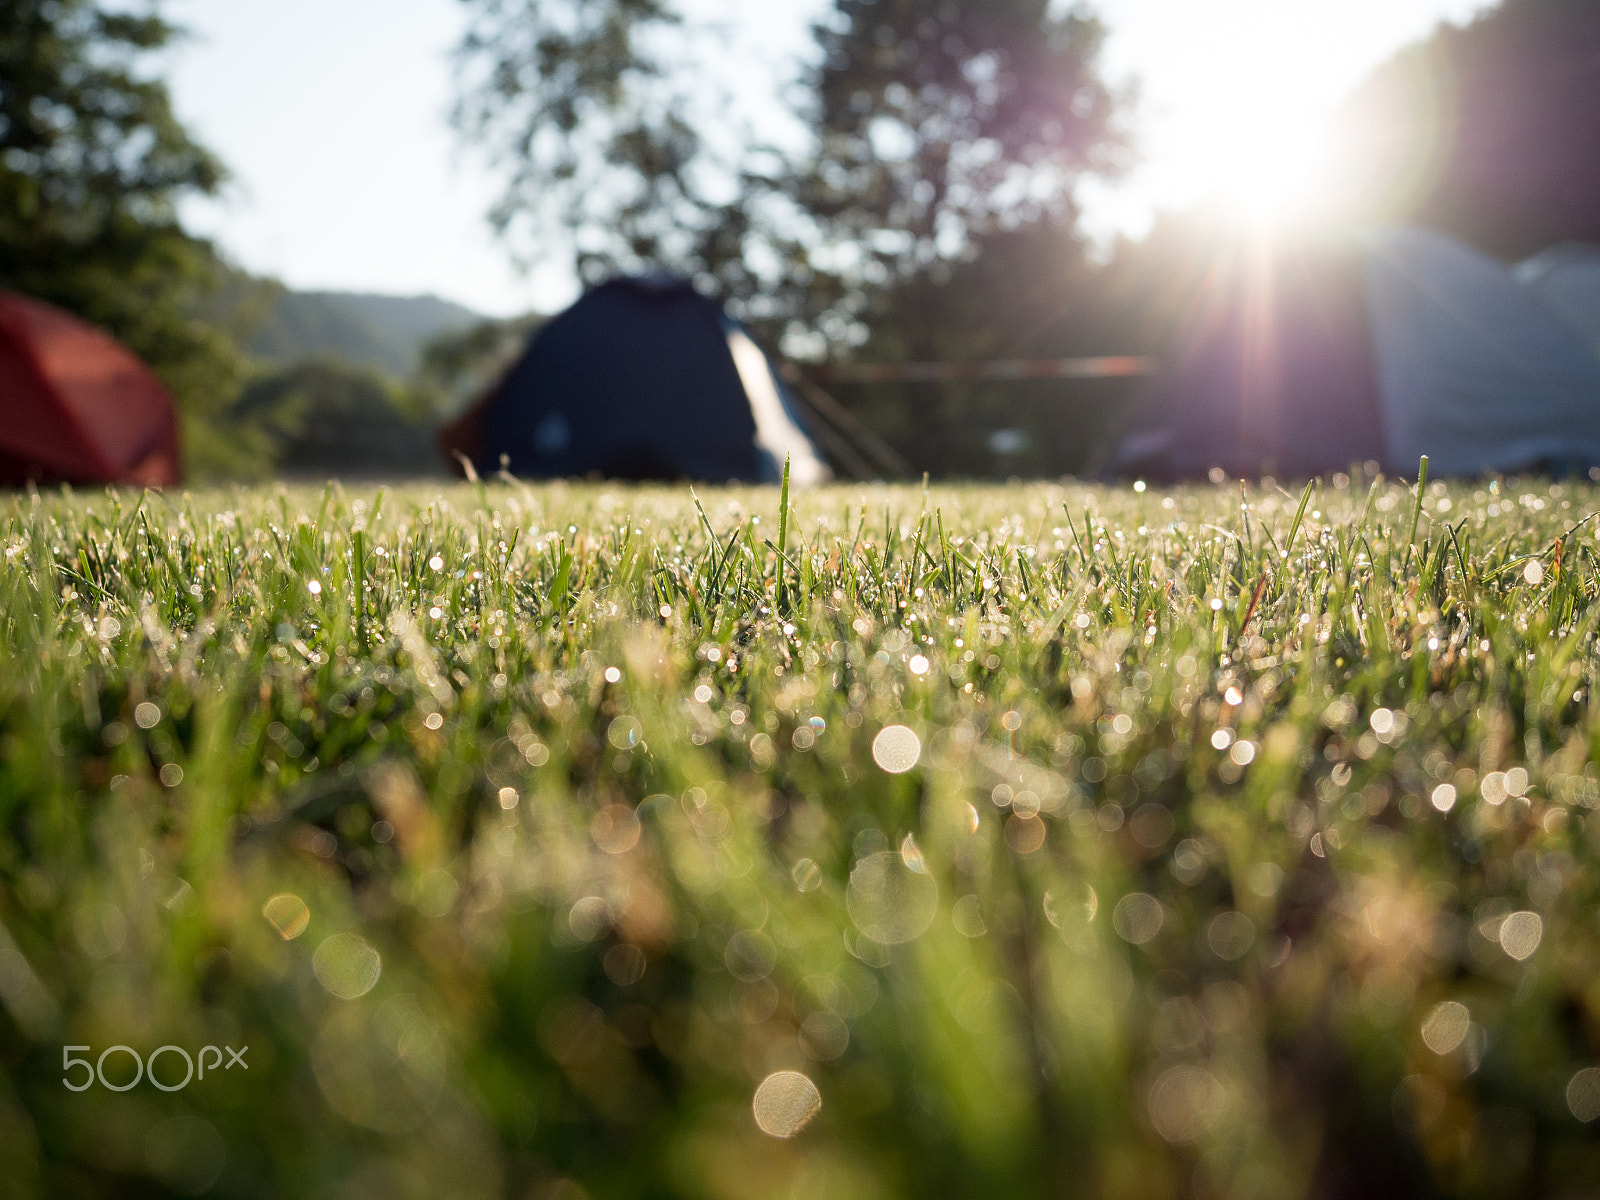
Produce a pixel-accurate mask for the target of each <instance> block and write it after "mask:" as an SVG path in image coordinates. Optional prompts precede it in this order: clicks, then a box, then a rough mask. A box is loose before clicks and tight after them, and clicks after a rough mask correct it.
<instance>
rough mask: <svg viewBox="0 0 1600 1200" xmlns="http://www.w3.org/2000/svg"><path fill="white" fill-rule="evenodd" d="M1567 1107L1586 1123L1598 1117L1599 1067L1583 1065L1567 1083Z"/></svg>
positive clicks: (1599, 1113) (1599, 1093) (1599, 1095)
mask: <svg viewBox="0 0 1600 1200" xmlns="http://www.w3.org/2000/svg"><path fill="white" fill-rule="evenodd" d="M1567 1108H1569V1109H1570V1110H1571V1111H1572V1115H1573V1116H1575V1117H1577V1118H1578V1120H1580V1121H1582V1122H1583V1123H1584V1124H1586V1125H1587V1124H1588V1123H1589V1122H1590V1121H1593V1120H1594V1119H1595V1118H1596V1117H1600V1068H1596V1067H1585V1068H1584V1069H1583V1070H1581V1071H1579V1072H1578V1073H1577V1074H1576V1075H1574V1076H1573V1077H1572V1079H1571V1080H1570V1081H1569V1082H1568V1083H1567Z"/></svg>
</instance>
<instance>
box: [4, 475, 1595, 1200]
mask: <svg viewBox="0 0 1600 1200" xmlns="http://www.w3.org/2000/svg"><path fill="white" fill-rule="evenodd" d="M1597 500H1600V496H1597V493H1596V491H1595V490H1594V489H1593V488H1591V487H1589V486H1587V485H1584V486H1575V485H1571V484H1551V483H1549V482H1548V481H1542V482H1532V481H1522V482H1518V481H1502V482H1498V483H1493V484H1490V483H1484V484H1481V485H1452V486H1445V485H1442V484H1439V483H1433V484H1428V485H1427V486H1426V487H1419V488H1417V489H1416V490H1415V492H1414V493H1413V492H1412V490H1411V489H1408V488H1405V487H1404V486H1402V485H1399V484H1389V483H1384V482H1377V481H1375V482H1373V483H1372V486H1371V487H1370V488H1369V487H1368V486H1367V481H1363V480H1359V479H1358V480H1356V481H1354V482H1352V481H1348V480H1345V479H1343V478H1340V479H1338V480H1337V481H1335V482H1325V483H1319V484H1313V485H1312V486H1311V487H1310V488H1309V489H1308V490H1307V491H1305V492H1304V493H1300V492H1298V491H1296V492H1294V493H1291V492H1288V491H1284V490H1281V489H1278V488H1276V487H1271V486H1269V487H1264V488H1263V487H1251V488H1248V489H1245V490H1244V491H1243V492H1241V491H1239V490H1238V489H1236V488H1215V489H1213V488H1198V489H1183V490H1176V491H1160V490H1156V489H1151V490H1141V491H1135V490H1129V489H1122V490H1107V489H1099V488H1088V487H1077V486H1071V487H1058V486H1044V485H1038V486H1028V487H1014V488H1009V489H996V488H937V487H936V488H932V489H927V490H925V491H924V490H922V489H913V488H906V489H892V488H882V487H872V488H834V489H824V490H819V491H813V492H809V493H804V494H796V495H795V496H793V497H792V498H791V502H792V512H791V511H790V506H789V505H787V504H786V505H782V506H780V503H779V495H778V493H777V491H776V490H731V491H730V490H719V489H710V490H707V489H700V494H699V497H698V499H696V498H695V497H693V496H691V494H690V491H689V489H688V488H686V487H685V488H640V489H633V488H625V487H602V486H582V487H579V486H566V485H559V484H558V485H549V486H539V487H522V486H511V485H505V484H497V483H488V484H483V485H481V486H479V487H473V486H470V485H463V486H460V487H454V488H447V489H444V490H442V491H440V490H437V489H419V488H401V489H397V490H391V491H386V492H375V491H362V492H345V491H341V490H340V489H338V488H330V489H327V490H315V491H313V490H305V491H297V490H291V491H281V490H279V491H272V490H264V491H240V492H231V493H229V492H215V493H203V494H196V495H193V496H189V495H179V494H171V495H167V496H157V495H150V496H144V497H141V496H139V495H137V494H127V493H124V494H119V495H108V494H94V495H89V494H82V495H77V496H71V495H59V496H48V497H33V496H19V497H15V498H13V499H10V500H7V501H4V502H3V503H0V556H3V559H4V569H3V571H0V604H3V608H0V620H3V634H0V656H3V659H0V821H3V832H0V1010H3V1011H0V1180H4V1186H3V1188H0V1190H3V1191H4V1193H5V1194H6V1195H7V1196H16V1197H32V1196H39V1197H42V1196H57V1195H74V1196H110V1195H127V1194H139V1195H158V1194H165V1193H171V1194H179V1195H194V1194H202V1193H209V1194H215V1195H226V1196H261V1197H267V1196H274V1197H276V1196H282V1197H308V1196H318V1197H320V1196H329V1197H333V1196H351V1197H364V1196H417V1197H434V1196H456V1197H491V1196H514V1197H524V1196H571V1197H577V1196H590V1197H594V1198H596V1200H599V1198H602V1197H635V1196H637V1197H647V1196H649V1197H655V1196H674V1197H677V1196H681V1197H727V1198H728V1200H739V1198H741V1197H770V1196H784V1197H813V1196H814V1197H828V1198H830V1200H848V1198H852V1197H861V1198H863V1200H865V1198H887V1197H898V1196H907V1197H912V1196H915V1197H927V1196H940V1197H945V1196H949V1197H958V1196H972V1197H994V1196H1006V1197H1033V1196H1066V1195H1072V1196H1106V1197H1130V1198H1131V1197H1141V1198H1147V1197H1165V1196H1188V1195H1195V1196H1217V1197H1234V1196H1237V1197H1303V1196H1358V1195H1359V1196H1367V1195H1433V1194H1439V1195H1457V1194H1459V1195H1470V1196H1507V1197H1518V1196H1526V1195H1532V1194H1536V1193H1539V1194H1570V1195H1577V1194H1586V1193H1587V1192H1588V1191H1589V1190H1591V1189H1592V1188H1593V1186H1594V1181H1595V1180H1596V1179H1600V1140H1597V1139H1596V1137H1595V1130H1596V1126H1595V1124H1593V1122H1595V1121H1596V1120H1597V1119H1600V1070H1597V1068H1600V982H1597V980H1600V975H1597V971H1596V963H1600V876H1597V874H1596V859H1597V856H1600V817H1597V816H1596V812H1595V809H1596V806H1597V805H1600V778H1597V776H1596V771H1595V767H1594V765H1593V759H1594V755H1595V750H1596V748H1597V742H1596V738H1597V735H1600V722H1597V721H1596V717H1595V712H1596V710H1595V706H1594V701H1593V698H1592V693H1593V688H1594V685H1595V674H1596V670H1597V663H1600V658H1597V652H1596V643H1595V626H1596V619H1597V617H1600V573H1597V572H1600V564H1597V562H1596V556H1595V550H1596V546H1595V535H1594V527H1593V526H1592V525H1589V524H1586V523H1585V522H1586V519H1587V518H1588V517H1589V516H1590V515H1591V514H1592V513H1593V511H1594V509H1595V508H1596V506H1597ZM769 531H773V534H774V535H775V540H774V536H773V535H769ZM118 1047H122V1048H124V1049H116V1048H118ZM164 1047H165V1048H168V1049H163V1048H164ZM224 1048H226V1050H227V1051H228V1053H230V1054H231V1053H238V1052H240V1051H241V1048H243V1052H242V1057H241V1059H240V1061H238V1062H237V1063H228V1065H227V1066H222V1065H219V1064H221V1063H226V1062H227V1061H228V1060H227V1058H226V1056H225V1055H224V1053H223V1050H224ZM184 1054H187V1055H188V1056H189V1057H190V1058H192V1059H196V1060H197V1063H198V1066H199V1067H202V1068H204V1069H205V1073H204V1074H203V1075H200V1074H198V1073H196V1075H195V1076H194V1077H193V1078H191V1079H189V1080H188V1081H187V1082H183V1083H182V1086H178V1085H179V1084H180V1082H181V1081H182V1079H183V1075H184V1061H183V1055H184ZM107 1055H109V1056H107ZM135 1058H137V1059H138V1066H139V1068H140V1071H141V1072H142V1075H141V1076H140V1078H139V1081H138V1082H137V1083H135V1084H133V1085H132V1086H129V1087H128V1088H127V1090H125V1091H117V1090H113V1088H121V1087H123V1086H124V1085H126V1084H128V1081H129V1080H131V1079H133V1078H134V1077H135ZM83 1060H87V1065H85V1063H84V1061H83ZM69 1063H70V1064H71V1065H67V1064H69ZM97 1065H98V1068H99V1069H98V1072H97V1071H96V1070H95V1068H96V1066H97ZM146 1068H147V1069H146ZM85 1071H87V1072H88V1079H89V1083H88V1085H87V1086H84V1087H83V1090H73V1089H75V1088H77V1087H79V1086H80V1085H82V1084H83V1081H84V1078H85ZM67 1084H71V1085H72V1087H70V1088H69V1087H68V1086H67ZM168 1089H170V1090H168Z"/></svg>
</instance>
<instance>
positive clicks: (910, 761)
mask: <svg viewBox="0 0 1600 1200" xmlns="http://www.w3.org/2000/svg"><path fill="white" fill-rule="evenodd" d="M921 757H922V739H921V738H919V737H918V736H917V735H916V733H915V732H914V731H913V730H911V729H909V728H907V727H906V726H904V725H886V726H885V727H884V728H883V729H881V730H879V732H878V736H877V737H875V738H874V739H873V740H872V761H873V762H875V763H877V764H878V766H880V767H882V768H883V769H884V770H885V771H887V772H888V773H889V774H891V775H904V774H905V773H906V772H907V771H909V770H911V768H912V767H914V766H916V765H917V760H918V759H919V758H921Z"/></svg>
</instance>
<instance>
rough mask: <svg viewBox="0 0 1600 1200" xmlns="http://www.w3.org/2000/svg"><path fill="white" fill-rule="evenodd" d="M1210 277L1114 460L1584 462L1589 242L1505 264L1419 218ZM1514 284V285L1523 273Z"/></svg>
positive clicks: (1120, 465) (1597, 367)
mask: <svg viewBox="0 0 1600 1200" xmlns="http://www.w3.org/2000/svg"><path fill="white" fill-rule="evenodd" d="M1250 263H1251V270H1249V271H1244V270H1239V271H1235V272H1233V273H1232V274H1229V273H1228V272H1226V271H1219V272H1217V273H1216V278H1218V279H1219V280H1220V281H1221V282H1220V284H1219V286H1217V287H1215V288H1212V289H1210V290H1208V291H1207V293H1206V295H1205V296H1204V297H1203V298H1202V300H1201V302H1200V303H1199V304H1197V305H1196V310H1195V312H1194V314H1193V316H1192V317H1191V322H1190V328H1189V329H1188V330H1187V331H1186V334H1185V337H1184V340H1183V341H1182V343H1180V346H1179V349H1178V351H1177V352H1176V353H1175V354H1174V355H1172V357H1171V358H1170V359H1169V360H1168V362H1167V364H1166V366H1165V369H1164V372H1163V375H1162V377H1161V378H1160V379H1159V380H1157V382H1156V384H1155V386H1154V388H1153V389H1152V392H1151V394H1150V397H1149V401H1148V403H1147V405H1146V408H1145V410H1144V411H1143V412H1141V413H1140V414H1139V416H1138V424H1136V425H1135V427H1133V428H1132V429H1130V430H1129V431H1128V432H1127V433H1126V434H1125V437H1124V440H1123V443H1122V446H1121V449H1120V451H1119V452H1118V455H1117V458H1116V460H1115V462H1116V467H1115V469H1116V470H1118V471H1119V472H1121V473H1127V474H1141V475H1146V476H1152V477H1156V478H1192V477H1195V476H1201V475H1204V474H1206V472H1207V471H1208V470H1209V469H1210V468H1211V467H1214V466H1216V467H1221V468H1222V469H1223V470H1225V471H1227V472H1228V473H1229V474H1236V475H1250V474H1263V473H1266V474H1274V475H1279V476H1287V477H1295V476H1303V475H1312V474H1317V473H1320V472H1324V471H1337V470H1342V469H1344V468H1345V467H1346V466H1347V465H1348V464H1350V463H1351V462H1362V461H1367V460H1374V459H1375V460H1377V461H1379V462H1381V463H1382V464H1383V466H1384V468H1385V469H1386V470H1388V471H1391V472H1395V473H1398V474H1402V475H1410V474H1412V473H1413V472H1415V471H1416V469H1417V460H1418V459H1419V458H1420V457H1421V456H1422V455H1424V454H1426V455H1427V456H1428V459H1429V465H1430V470H1431V471H1433V472H1434V473H1435V474H1438V475H1477V474H1482V473H1485V472H1504V473H1510V472H1516V471H1541V470H1543V471H1552V472H1557V473H1570V472H1586V471H1589V470H1592V469H1594V468H1597V467H1600V353H1597V352H1596V349H1595V348H1594V344H1595V343H1596V342H1597V341H1600V255H1595V256H1586V255H1578V254H1576V253H1574V252H1571V251H1566V252H1563V253H1562V254H1561V255H1560V256H1558V257H1555V258H1551V259H1548V260H1547V261H1546V262H1545V263H1544V264H1543V266H1544V269H1542V270H1539V271H1535V270H1534V269H1533V268H1532V267H1530V266H1525V267H1524V268H1523V269H1522V271H1521V272H1520V274H1519V273H1513V272H1512V271H1511V270H1508V269H1507V268H1506V267H1505V266H1504V265H1502V264H1501V263H1499V262H1497V261H1496V260H1494V259H1492V258H1489V257H1488V256H1487V255H1484V254H1481V253H1479V252H1478V251H1476V250H1473V249H1470V248H1469V247H1467V246H1464V245H1462V244H1461V243H1459V242H1456V241H1453V240H1452V239H1450V238H1448V237H1445V236H1443V235H1442V234H1438V233H1433V232H1430V231H1427V230H1423V229H1417V228H1410V227H1392V228H1381V229H1374V230H1369V231H1367V232H1365V233H1363V234H1361V235H1359V236H1357V237H1354V238H1352V239H1350V240H1349V241H1341V242H1338V243H1335V244H1331V245H1329V246H1323V245H1321V244H1319V243H1311V244H1308V245H1306V246H1300V245H1295V244H1285V245H1282V246H1279V247H1276V248H1275V249H1274V251H1273V254H1272V256H1271V257H1270V258H1268V259H1267V260H1266V261H1265V262H1264V263H1260V264H1257V262H1256V260H1254V259H1252V260H1250ZM1524 280H1526V282H1524Z"/></svg>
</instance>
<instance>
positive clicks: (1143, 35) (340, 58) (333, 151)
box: [163, 0, 1486, 315]
mask: <svg viewBox="0 0 1600 1200" xmlns="http://www.w3.org/2000/svg"><path fill="white" fill-rule="evenodd" d="M825 5H826V0H753V2H752V0H689V2H688V4H687V7H688V8H689V9H690V11H691V12H692V13H693V14H694V15H696V16H699V17H703V18H709V19H714V20H718V21H720V22H724V23H725V24H726V27H727V30H728V35H729V37H730V39H731V41H730V47H729V50H728V51H727V53H726V54H725V56H724V64H725V66H724V69H725V71H726V74H727V79H726V81H725V83H726V86H728V87H729V88H730V89H731V91H732V92H733V93H734V94H735V95H737V96H738V97H739V102H740V104H741V106H742V107H743V115H745V116H746V117H747V118H748V119H749V120H750V121H751V122H752V123H754V124H755V125H757V126H758V127H759V126H763V125H775V124H776V123H777V122H779V121H780V120H781V117H780V115H779V114H780V113H781V111H782V110H781V107H780V105H779V102H778V100H777V89H778V87H779V86H780V85H781V83H782V82H783V81H784V80H785V79H786V78H792V75H793V70H794V65H793V64H794V63H796V62H797V61H799V59H800V57H801V56H803V55H804V54H805V53H806V52H807V48H808V39H807V33H806V30H807V25H808V22H809V21H810V20H811V19H812V18H814V17H815V16H816V15H817V14H818V13H819V12H821V11H822V10H823V9H824V7H825ZM1093 7H1094V9H1095V11H1096V12H1097V13H1098V14H1099V16H1100V17H1101V18H1102V20H1103V21H1104V22H1105V23H1106V25H1107V27H1108V29H1109V31H1110V35H1109V38H1108V41H1107V44H1106V48H1105V58H1104V62H1103V67H1104V72H1105V74H1106V75H1107V77H1108V78H1109V79H1110V80H1111V81H1112V82H1113V83H1114V84H1117V85H1126V84H1129V83H1134V82H1136V83H1137V88H1138V102H1137V105H1136V107H1135V108H1134V109H1133V111H1132V114H1131V120H1130V125H1131V129H1132V132H1133V134H1134V136H1135V141H1136V145H1137V148H1138V151H1139V154H1140V160H1141V161H1140V165H1139V166H1138V167H1136V168H1135V169H1134V170H1133V171H1132V172H1131V173H1130V174H1129V175H1127V176H1126V177H1125V178H1124V179H1122V180H1120V181H1119V182H1118V183H1116V184H1115V185H1113V186H1107V185H1100V184H1095V185H1091V186H1089V187H1088V188H1086V189H1085V190H1084V192H1083V193H1082V198H1083V200H1084V202H1085V214H1084V219H1085V225H1086V228H1087V230H1088V232H1089V233H1090V234H1091V235H1092V236H1095V237H1096V238H1099V239H1102V240H1105V239H1109V238H1110V237H1113V236H1116V235H1118V234H1123V235H1128V236H1134V237H1137V236H1139V235H1140V234H1141V233H1142V232H1143V231H1144V230H1145V229H1147V228H1148V226H1149V223H1150V221H1151V219H1152V217H1153V215H1154V214H1155V213H1156V212H1158V211H1161V210H1174V209H1181V208H1183V207H1185V206H1187V205H1190V204H1193V203H1195V202H1197V201H1199V200H1202V199H1205V198H1208V197H1210V196H1213V195H1223V196H1228V197H1231V198H1233V199H1234V200H1235V201H1236V202H1237V203H1238V204H1239V205H1240V206H1241V208H1243V209H1247V210H1259V211H1261V212H1266V211H1269V210H1271V209H1273V208H1274V207H1276V206H1280V205H1282V204H1283V203H1284V202H1285V199H1284V198H1285V197H1286V196H1289V195H1292V192H1293V188H1294V185H1295V184H1296V182H1297V181H1298V180H1300V179H1301V178H1302V177H1303V176H1304V175H1305V174H1306V173H1307V171H1308V170H1309V167H1310V165H1311V164H1312V162H1313V161H1314V155H1315V149H1316V146H1317V128H1318V122H1319V120H1320V119H1322V118H1323V117H1324V116H1325V115H1326V114H1327V113H1328V112H1329V111H1330V110H1331V109H1332V107H1333V106H1334V105H1335V104H1337V102H1338V101H1339V100H1340V98H1341V97H1343V96H1344V95H1345V94H1346V93H1348V91H1349V90H1350V89H1351V88H1352V87H1353V86H1354V85H1355V84H1356V83H1357V82H1359V80H1360V79H1361V77H1362V76H1363V75H1364V74H1366V72H1367V71H1369V70H1370V69H1371V68H1372V67H1374V66H1376V65H1377V64H1378V63H1380V62H1382V61H1383V60H1384V59H1385V58H1387V57H1388V56H1389V55H1390V54H1392V53H1393V52H1394V51H1395V50H1396V49H1397V48H1399V47H1400V46H1402V45H1404V44H1406V43H1407V42H1409V41H1412V40H1415V39H1416V38H1418V37H1422V36H1425V35H1426V34H1427V33H1428V32H1429V31H1430V30H1431V29H1432V28H1433V27H1434V26H1435V25H1437V24H1438V23H1439V22H1440V21H1441V20H1447V19H1448V20H1458V21H1459V20H1462V19H1465V18H1467V17H1470V16H1471V15H1472V14H1473V13H1475V12H1477V11H1480V10H1482V9H1483V8H1484V7H1486V5H1485V3H1483V0H1099V2H1098V3H1097V4H1095V5H1094V6H1093ZM163 12H164V13H165V14H166V15H167V16H168V18H169V19H171V20H174V21H176V22H177V23H179V24H181V25H184V26H186V27H187V28H188V29H189V30H190V37H189V38H188V39H187V40H186V42H185V43H184V44H183V45H182V46H181V47H180V48H179V49H178V50H176V51H174V52H173V53H172V56H171V58H170V61H169V63H168V78H169V81H170V84H171V87H172V92H173V98H174V102H175V104H176V107H177V110H178V114H179V116H180V117H181V118H182V119H183V120H184V121H185V122H186V123H187V124H188V125H189V127H190V128H191V129H192V131H193V132H194V133H195V134H196V135H197V136H198V137H199V138H200V140H201V141H202V142H204V143H205V144H206V145H208V146H209V147H210V148H211V149H213V150H214V151H216V152H217V153H218V154H219V155H220V156H221V157H222V159H223V160H224V161H225V162H226V163H227V164H228V166H229V168H230V169H231V171H232V174H233V179H232V182H231V183H230V184H229V185H228V188H227V190H226V191H225V193H224V195H223V196H222V197H221V198H220V199H219V200H204V201H194V202H192V203H190V204H189V205H188V206H187V208H186V210H185V217H186V219H187V220H188V221H189V223H190V225H191V226H192V227H193V228H195V229H196V230H197V231H199V232H202V233H204V234H206V235H208V236H211V237H213V238H215V239H216V240H217V241H218V243H219V244H220V245H221V246H222V247H223V249H224V250H225V251H226V252H227V253H228V254H229V255H230V257H232V258H233V259H234V260H235V261H237V262H238V263H240V264H241V265H243V266H244V267H246V268H248V269H250V270H252V271H256V272H258V273H262V274H269V275H274V276H276V277H278V278H280V279H282V280H284V281H285V282H286V283H288V284H289V285H290V286H292V287H297V288H304V289H327V290H343V291H372V292H386V293H393V294H399V295H417V294H423V293H432V294H434V295H439V296H443V297H446V298H448V299H451V300H456V301H458V302H460V303H463V304H466V305H468V306H469V307H472V308H474V309H476V310H478V311H480V312H483V313H488V314H495V315H510V314H512V313H516V312H524V311H528V310H530V309H539V310H542V311H550V310H552V309H554V308H556V307H559V306H560V305H562V304H564V303H565V302H566V301H568V300H569V299H571V297H572V295H573V293H574V290H575V285H574V283H573V281H572V279H571V278H570V277H569V276H568V275H567V274H566V273H565V272H564V271H563V270H561V269H559V268H555V267H547V268H541V269H538V270H535V271H534V272H533V273H531V274H529V275H523V274H520V273H518V272H517V271H516V270H515V269H514V268H513V266H512V264H511V262H510V258H509V256H508V255H507V254H506V253H505V252H504V250H503V249H502V248H501V247H500V246H498V245H497V244H496V242H495V240H494V237H493V235H492V233H491V231H490V230H489V227H488V225H487V223H486V221H485V219H484V214H485V212H486V211H487V210H488V208H489V206H490V204H491V203H492V202H493V200H494V198H495V195H496V193H497V182H496V178H495V175H494V174H493V171H492V169H491V167H490V165H489V164H488V163H486V162H485V161H484V160H483V159H482V158H481V156H478V155H475V154H473V153H471V152H470V151H465V150H463V149H462V148H461V147H460V146H459V144H458V143H457V140H456V138H455V137H454V135H453V134H452V132H451V130H450V127H449V121H448V118H449V111H450V106H451V102H452V97H453V77H452V73H451V65H450V49H451V47H452V46H453V45H454V44H455V43H456V41H457V39H458V38H459V36H460V34H461V32H462V29H463V26H464V12H465V9H464V6H463V4H462V3H461V0H270V2H269V3H244V2H241V0H165V3H164V5H163Z"/></svg>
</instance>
